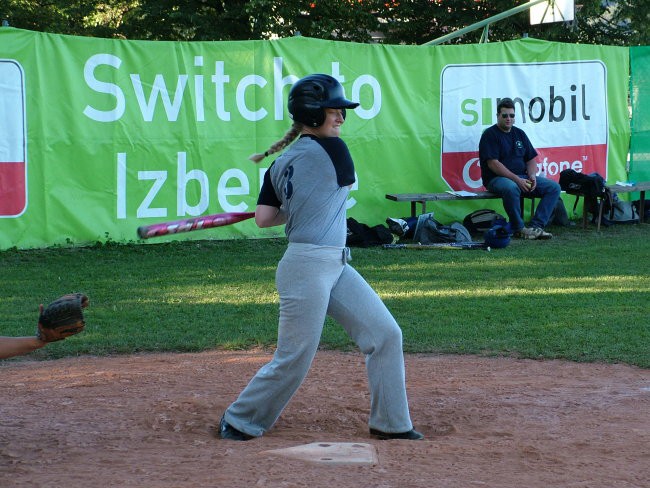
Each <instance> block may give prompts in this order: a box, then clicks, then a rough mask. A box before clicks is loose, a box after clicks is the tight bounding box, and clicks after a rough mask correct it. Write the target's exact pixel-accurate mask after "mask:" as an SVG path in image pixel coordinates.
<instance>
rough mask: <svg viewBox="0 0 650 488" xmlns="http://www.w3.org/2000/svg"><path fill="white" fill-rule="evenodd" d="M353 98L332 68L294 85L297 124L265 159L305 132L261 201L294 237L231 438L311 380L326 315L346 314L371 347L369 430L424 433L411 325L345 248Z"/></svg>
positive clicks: (226, 434)
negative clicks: (414, 416)
mask: <svg viewBox="0 0 650 488" xmlns="http://www.w3.org/2000/svg"><path fill="white" fill-rule="evenodd" d="M358 105H359V104H358V103H353V102H351V101H350V100H347V99H346V98H345V94H344V92H343V87H342V86H341V84H340V83H339V82H338V81H337V80H336V79H335V78H332V77H331V76H328V75H324V74H315V75H310V76H307V77H305V78H302V79H301V80H299V81H297V82H296V83H295V84H294V86H293V87H292V89H291V91H290V93H289V103H288V109H289V113H290V114H291V116H292V118H293V121H294V122H293V125H292V127H291V129H290V130H289V131H288V132H287V134H286V135H285V137H284V138H283V139H281V140H280V141H278V142H277V143H275V144H274V145H272V146H271V148H270V149H269V150H268V151H267V152H266V153H265V154H264V155H255V156H253V157H251V159H253V160H254V161H256V162H257V161H260V160H261V159H262V158H263V157H264V156H268V155H269V154H272V153H275V152H277V151H279V150H281V149H282V148H284V147H286V146H287V145H288V144H290V143H291V142H292V141H293V140H294V139H296V137H298V135H300V138H299V139H298V140H297V141H296V142H295V143H294V144H292V145H291V147H290V148H289V149H288V150H287V151H286V152H285V153H284V154H282V155H281V156H280V157H278V159H277V160H275V162H274V163H273V164H272V165H271V167H270V168H269V169H268V171H267V172H266V174H265V176H264V181H263V183H262V189H261V192H260V195H259V198H258V202H257V208H256V210H255V222H256V223H257V225H258V226H259V227H271V226H275V225H282V224H286V227H285V232H286V235H287V238H288V241H289V245H288V247H287V250H286V252H285V254H284V256H283V257H282V259H281V260H280V263H279V264H278V268H277V271H276V285H277V289H278V293H279V296H280V319H279V326H278V340H277V349H276V351H275V354H274V356H273V359H272V360H271V361H270V362H269V363H268V364H266V365H265V366H263V367H262V368H260V370H259V371H258V372H257V373H256V374H255V376H254V377H253V378H252V379H251V381H250V382H249V384H248V385H247V386H246V388H245V389H244V390H243V391H242V392H241V394H240V395H239V397H238V398H237V400H236V401H235V402H234V403H232V404H231V405H230V406H229V407H228V408H227V409H226V411H225V413H224V415H223V417H222V419H221V422H220V435H221V437H222V438H223V439H231V440H248V439H252V438H254V437H259V436H261V435H263V434H264V433H265V432H267V431H268V430H269V429H270V428H271V427H272V426H273V424H274V423H275V422H276V420H277V419H278V417H279V416H280V414H281V413H282V411H283V409H284V408H285V407H286V405H287V404H288V403H289V400H291V398H292V396H293V395H294V393H295V392H296V391H297V389H298V387H299V386H300V384H301V383H302V381H303V380H304V378H305V376H306V375H307V372H308V370H309V368H310V366H311V363H312V360H313V359H314V356H315V354H316V351H317V348H318V344H319V342H320V337H321V332H322V329H323V324H324V321H325V317H326V315H329V316H331V317H332V318H333V319H335V320H336V321H337V322H339V323H340V324H341V325H342V326H343V327H344V329H345V330H346V332H347V333H348V334H349V335H350V337H351V338H352V339H353V340H354V342H355V343H356V344H357V345H358V347H359V348H360V350H361V351H362V352H363V353H364V354H365V356H366V368H367V373H368V380H369V386H370V392H371V399H370V420H369V426H370V433H371V434H372V435H375V436H377V437H379V438H381V439H411V440H418V439H422V438H424V436H423V435H422V434H421V433H419V432H417V431H415V430H413V424H412V423H411V419H410V415H409V408H408V402H407V397H406V384H405V372H404V356H403V352H402V332H401V329H400V328H399V326H398V325H397V322H396V321H395V319H394V318H393V316H392V315H391V314H390V312H389V311H388V309H387V308H386V306H385V305H384V303H383V302H382V301H381V299H380V298H379V296H378V295H377V294H376V293H375V292H374V291H373V290H372V288H371V287H370V286H369V285H368V283H366V281H365V280H364V279H363V278H362V277H361V275H359V274H358V273H357V272H356V271H355V270H354V269H353V268H352V267H351V266H350V265H348V261H349V259H350V253H349V249H348V248H346V247H345V241H346V235H347V226H346V200H347V197H348V194H349V192H350V186H351V185H352V184H353V183H354V181H355V175H354V164H353V162H352V158H351V156H350V153H349V151H348V148H347V146H346V145H345V143H344V142H343V141H342V140H341V139H340V138H339V135H340V129H341V125H342V124H343V123H344V122H345V111H346V109H353V108H356V107H357V106H358Z"/></svg>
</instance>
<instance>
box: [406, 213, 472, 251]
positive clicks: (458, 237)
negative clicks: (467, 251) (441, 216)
mask: <svg viewBox="0 0 650 488" xmlns="http://www.w3.org/2000/svg"><path fill="white" fill-rule="evenodd" d="M413 241H415V242H419V243H420V244H436V243H438V242H471V241H472V236H471V235H470V233H469V231H468V230H467V229H466V228H465V227H464V226H463V225H462V224H461V223H460V222H453V223H452V224H450V225H444V224H442V223H440V222H438V221H437V220H436V219H434V218H433V213H427V214H422V215H420V216H419V217H418V223H417V226H416V227H415V234H414V235H413Z"/></svg>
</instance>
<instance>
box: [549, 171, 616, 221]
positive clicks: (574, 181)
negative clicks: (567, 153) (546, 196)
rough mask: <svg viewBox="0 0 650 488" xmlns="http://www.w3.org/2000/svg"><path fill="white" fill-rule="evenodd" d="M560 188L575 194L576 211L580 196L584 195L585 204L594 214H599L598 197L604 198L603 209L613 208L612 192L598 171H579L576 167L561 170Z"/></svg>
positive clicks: (574, 205) (574, 209)
mask: <svg viewBox="0 0 650 488" xmlns="http://www.w3.org/2000/svg"><path fill="white" fill-rule="evenodd" d="M560 188H562V190H564V191H565V192H567V193H568V194H569V195H575V196H576V201H575V203H574V204H573V212H574V213H575V211H576V207H577V206H578V200H580V197H581V196H582V197H584V205H585V208H586V209H587V212H589V213H590V214H592V215H598V206H599V201H598V199H599V198H600V199H602V200H603V205H604V207H603V211H607V212H608V211H609V210H610V209H611V208H612V194H611V192H610V191H609V189H608V188H607V185H606V184H605V178H603V177H602V176H601V175H599V174H598V173H589V174H587V175H586V174H584V173H579V172H578V171H576V170H574V169H565V170H563V171H560Z"/></svg>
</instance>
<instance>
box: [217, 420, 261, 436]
mask: <svg viewBox="0 0 650 488" xmlns="http://www.w3.org/2000/svg"><path fill="white" fill-rule="evenodd" d="M219 435H220V436H221V438H222V439H228V440H230V441H248V440H250V439H253V438H254V436H252V435H248V434H246V433H244V432H242V431H240V430H237V429H235V428H234V427H233V426H232V425H230V424H229V423H228V422H226V418H225V417H221V421H220V422H219Z"/></svg>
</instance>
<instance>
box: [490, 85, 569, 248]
mask: <svg viewBox="0 0 650 488" xmlns="http://www.w3.org/2000/svg"><path fill="white" fill-rule="evenodd" d="M514 119H515V105H514V103H513V101H512V100H511V99H510V98H504V99H503V100H501V101H500V102H499V104H498V105H497V123H496V124H494V125H493V126H491V127H488V128H487V129H485V131H484V132H483V134H482V135H481V141H480V142H479V158H480V162H481V177H482V179H483V185H484V186H485V188H486V189H487V190H488V191H491V192H492V193H496V194H497V195H499V196H500V197H501V198H502V200H503V208H504V210H505V211H506V213H507V214H508V220H509V221H510V227H511V230H512V232H513V234H514V236H515V237H520V238H523V239H550V238H551V237H553V235H552V234H550V233H548V232H546V231H544V227H546V225H547V224H548V222H549V220H550V218H551V215H552V214H553V209H554V208H555V205H556V203H557V201H558V198H559V197H560V185H559V184H558V183H556V182H555V181H553V180H549V179H547V178H542V177H538V176H536V174H537V162H536V158H537V151H536V150H535V148H534V147H533V145H532V144H531V142H530V140H529V139H528V136H527V135H526V133H525V132H524V131H523V130H521V129H519V128H517V127H515V126H514V122H515V120H514ZM522 194H523V195H525V196H530V197H535V198H539V199H540V202H539V204H538V205H537V208H536V209H535V215H533V217H532V219H531V220H530V224H529V227H525V226H524V220H523V216H522V215H521V206H520V198H521V196H522Z"/></svg>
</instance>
